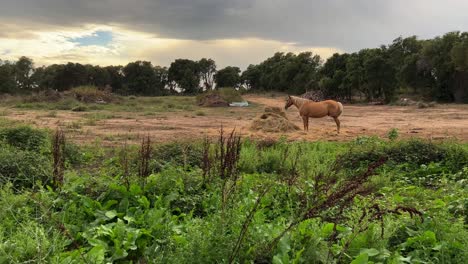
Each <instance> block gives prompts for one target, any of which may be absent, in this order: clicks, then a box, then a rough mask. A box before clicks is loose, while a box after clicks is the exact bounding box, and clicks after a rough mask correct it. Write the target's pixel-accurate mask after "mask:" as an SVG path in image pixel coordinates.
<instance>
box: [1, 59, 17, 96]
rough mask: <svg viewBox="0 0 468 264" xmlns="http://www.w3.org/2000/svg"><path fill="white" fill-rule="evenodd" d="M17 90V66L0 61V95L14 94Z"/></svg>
mask: <svg viewBox="0 0 468 264" xmlns="http://www.w3.org/2000/svg"><path fill="white" fill-rule="evenodd" d="M15 90H16V82H15V66H14V65H12V64H11V63H10V62H8V61H2V60H0V93H13V92H15Z"/></svg>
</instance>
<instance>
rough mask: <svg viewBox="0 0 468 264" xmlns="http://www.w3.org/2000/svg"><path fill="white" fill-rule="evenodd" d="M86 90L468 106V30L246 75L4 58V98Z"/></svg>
mask: <svg viewBox="0 0 468 264" xmlns="http://www.w3.org/2000/svg"><path fill="white" fill-rule="evenodd" d="M80 85H95V86H97V87H111V88H112V91H113V92H114V93H118V94H122V95H145V96H156V95H168V94H197V93H200V92H203V91H206V90H211V89H216V88H217V87H242V88H245V89H248V90H251V91H281V92H287V93H290V94H301V93H304V92H306V91H314V90H320V91H321V92H322V93H323V94H325V96H326V97H328V98H339V99H342V100H352V99H353V98H360V99H362V100H367V101H374V100H380V101H385V102H391V101H392V100H394V99H395V98H396V97H397V96H398V95H399V94H405V95H413V96H418V97H420V98H424V99H426V100H437V101H443V102H464V103H468V32H463V33H461V32H449V33H447V34H445V35H443V36H441V37H435V38H433V39H427V40H420V39H418V38H417V37H416V36H412V37H407V38H402V37H399V38H397V39H395V40H394V41H393V42H392V43H391V44H389V45H382V46H380V47H379V48H373V49H362V50H360V51H358V52H354V53H344V54H334V55H333V56H331V57H330V58H328V59H327V60H326V61H325V62H324V61H323V60H322V59H321V58H320V56H318V55H315V54H313V53H311V52H302V53H299V54H293V53H282V52H278V53H275V54H274V55H273V56H272V57H270V58H267V59H266V60H264V61H263V62H261V63H259V64H251V65H249V66H248V67H247V69H246V70H244V71H243V72H242V71H241V70H240V68H239V67H235V66H228V67H225V68H223V69H219V70H218V69H217V67H216V62H215V61H214V60H212V59H207V58H203V59H201V60H199V61H194V60H189V59H177V60H175V61H174V62H172V63H171V65H170V66H169V67H161V66H157V65H153V64H152V63H151V62H149V61H135V62H130V63H128V64H127V65H125V66H106V67H101V66H97V65H88V64H87V65H83V64H79V63H72V62H69V63H67V64H53V65H49V66H42V67H34V63H33V61H32V60H31V59H30V58H27V57H21V58H19V59H18V61H15V62H10V61H2V60H0V93H10V94H21V93H30V92H32V91H39V90H45V89H54V90H58V91H65V90H68V89H70V88H73V87H75V86H80Z"/></svg>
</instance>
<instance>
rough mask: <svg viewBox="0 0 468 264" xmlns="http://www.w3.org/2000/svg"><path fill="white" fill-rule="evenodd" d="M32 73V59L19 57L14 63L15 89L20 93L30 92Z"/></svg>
mask: <svg viewBox="0 0 468 264" xmlns="http://www.w3.org/2000/svg"><path fill="white" fill-rule="evenodd" d="M33 73H34V63H33V61H32V59H30V58H28V57H25V56H23V57H21V58H19V60H18V61H17V62H16V63H15V79H16V82H17V87H18V89H20V91H22V92H26V91H29V90H31V88H32V85H33V83H32V80H31V76H32V75H33Z"/></svg>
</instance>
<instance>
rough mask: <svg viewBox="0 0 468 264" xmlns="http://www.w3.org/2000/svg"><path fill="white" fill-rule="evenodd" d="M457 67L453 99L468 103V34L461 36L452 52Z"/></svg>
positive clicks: (451, 55)
mask: <svg viewBox="0 0 468 264" xmlns="http://www.w3.org/2000/svg"><path fill="white" fill-rule="evenodd" d="M450 57H451V59H452V61H453V64H454V65H455V74H454V75H455V76H454V79H455V80H454V83H453V89H452V91H453V97H454V100H455V102H457V103H468V33H467V32H465V33H463V34H461V35H460V42H458V43H456V44H455V45H454V46H453V48H452V50H451V51H450Z"/></svg>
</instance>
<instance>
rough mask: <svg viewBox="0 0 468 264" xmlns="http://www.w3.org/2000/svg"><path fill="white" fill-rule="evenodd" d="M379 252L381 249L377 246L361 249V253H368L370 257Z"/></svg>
mask: <svg viewBox="0 0 468 264" xmlns="http://www.w3.org/2000/svg"><path fill="white" fill-rule="evenodd" d="M379 253H380V251H378V250H377V249H375V248H365V249H361V254H367V255H368V256H369V257H373V256H377V255H378V254H379Z"/></svg>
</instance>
